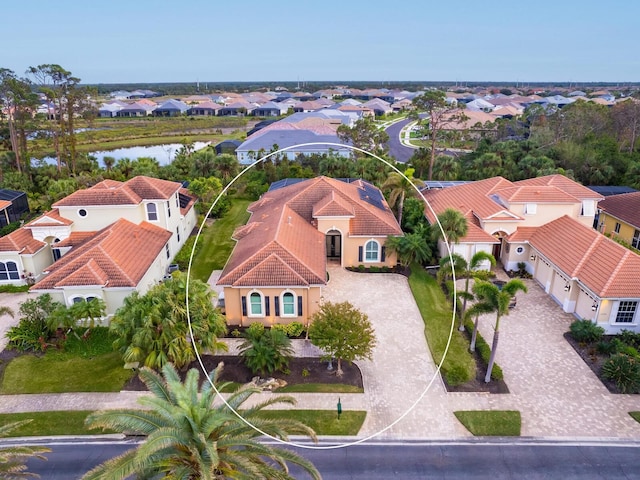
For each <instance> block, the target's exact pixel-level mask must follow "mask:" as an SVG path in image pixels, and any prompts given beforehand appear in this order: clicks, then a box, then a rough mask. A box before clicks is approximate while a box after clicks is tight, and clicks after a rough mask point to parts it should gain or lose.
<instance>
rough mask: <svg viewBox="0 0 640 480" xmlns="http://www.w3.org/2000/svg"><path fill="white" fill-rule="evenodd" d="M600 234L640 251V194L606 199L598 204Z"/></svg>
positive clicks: (628, 194)
mask: <svg viewBox="0 0 640 480" xmlns="http://www.w3.org/2000/svg"><path fill="white" fill-rule="evenodd" d="M597 228H598V231H599V232H602V233H604V234H605V235H609V236H611V237H612V238H617V239H619V240H622V241H623V242H626V243H628V244H629V245H631V246H632V247H634V248H637V249H640V192H633V193H623V194H621V195H612V196H610V197H607V198H605V199H604V200H602V201H601V202H600V203H599V204H598V221H597Z"/></svg>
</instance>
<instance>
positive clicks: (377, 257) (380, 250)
mask: <svg viewBox="0 0 640 480" xmlns="http://www.w3.org/2000/svg"><path fill="white" fill-rule="evenodd" d="M371 242H374V243H375V244H376V245H377V248H376V258H375V259H371V260H368V259H367V245H369V243H371ZM381 253H382V247H381V246H380V242H378V241H377V240H376V239H375V238H371V239H369V240H367V241H366V242H364V246H363V247H362V261H363V262H364V263H378V262H380V255H381Z"/></svg>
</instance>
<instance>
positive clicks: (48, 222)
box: [25, 208, 73, 228]
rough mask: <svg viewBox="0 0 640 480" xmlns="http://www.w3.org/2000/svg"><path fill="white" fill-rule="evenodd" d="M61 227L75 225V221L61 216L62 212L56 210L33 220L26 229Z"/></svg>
mask: <svg viewBox="0 0 640 480" xmlns="http://www.w3.org/2000/svg"><path fill="white" fill-rule="evenodd" d="M60 225H73V221H72V220H69V219H68V218H64V217H61V216H60V210H58V209H57V208H54V209H53V210H49V211H48V212H46V213H43V214H42V215H40V216H39V217H38V218H36V219H34V220H31V221H30V222H29V223H27V224H26V225H25V227H27V228H28V227H59V226H60Z"/></svg>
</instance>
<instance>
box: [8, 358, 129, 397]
mask: <svg viewBox="0 0 640 480" xmlns="http://www.w3.org/2000/svg"><path fill="white" fill-rule="evenodd" d="M131 375H132V372H131V371H130V370H125V369H124V368H123V364H122V357H121V356H120V354H119V353H115V352H113V353H107V354H104V355H99V356H96V357H93V358H78V357H75V358H68V359H66V360H62V359H59V358H54V357H52V356H50V355H45V356H43V357H36V356H34V355H23V356H21V357H18V358H15V359H13V360H12V361H11V363H9V365H7V367H6V369H5V371H4V376H3V379H2V386H1V387H0V393H2V394H4V395H13V394H20V393H64V392H118V391H120V389H121V388H122V387H123V386H124V384H125V383H126V381H127V380H129V378H130V377H131Z"/></svg>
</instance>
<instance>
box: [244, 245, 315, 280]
mask: <svg viewBox="0 0 640 480" xmlns="http://www.w3.org/2000/svg"><path fill="white" fill-rule="evenodd" d="M271 258H275V259H276V260H278V261H279V262H280V263H281V264H282V265H284V267H285V268H287V269H288V270H289V271H291V272H292V273H293V274H294V275H295V276H296V277H297V278H299V279H300V280H301V281H302V282H303V283H304V284H306V285H308V284H309V282H308V281H306V280H305V279H304V277H303V276H302V275H300V274H299V273H298V272H296V271H295V270H294V269H293V268H291V266H290V265H289V264H288V263H287V262H285V261H284V259H283V258H282V257H281V256H280V255H278V254H277V253H276V252H271V253H270V254H269V255H267V256H266V257H265V258H263V259H262V260H261V261H260V262H258V263H257V264H256V265H255V266H254V267H253V268H251V269H250V270H248V271H247V272H245V273H244V274H243V275H241V276H240V277H238V278H237V279H236V281H235V282H233V283H234V284H237V283H238V282H240V281H241V280H242V279H243V278H245V277H246V276H247V275H249V274H251V273H252V272H254V271H255V269H256V268H259V267H261V266H262V265H263V264H264V263H265V262H267V261H268V260H270V259H271Z"/></svg>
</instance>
